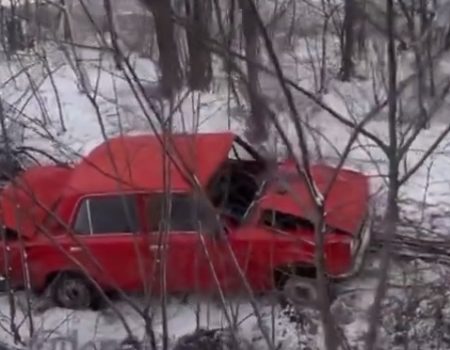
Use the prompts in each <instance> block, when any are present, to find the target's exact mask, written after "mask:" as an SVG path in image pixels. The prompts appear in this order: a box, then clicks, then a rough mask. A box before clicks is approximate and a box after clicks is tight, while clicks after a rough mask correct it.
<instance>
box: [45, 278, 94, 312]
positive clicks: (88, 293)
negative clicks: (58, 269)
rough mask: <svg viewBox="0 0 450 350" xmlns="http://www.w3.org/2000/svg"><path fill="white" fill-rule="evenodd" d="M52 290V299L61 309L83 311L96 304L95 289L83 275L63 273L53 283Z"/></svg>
mask: <svg viewBox="0 0 450 350" xmlns="http://www.w3.org/2000/svg"><path fill="white" fill-rule="evenodd" d="M50 288H51V294H52V299H53V301H54V302H55V304H56V305H57V306H59V307H63V308H66V309H73V310H83V309H89V308H91V307H92V305H93V303H94V299H95V293H94V289H93V287H92V285H91V283H89V281H88V280H87V279H86V278H85V277H83V276H81V275H78V274H73V273H61V274H59V275H57V276H56V277H55V279H54V280H53V281H52V284H51V286H50Z"/></svg>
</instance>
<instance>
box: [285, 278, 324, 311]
mask: <svg viewBox="0 0 450 350" xmlns="http://www.w3.org/2000/svg"><path fill="white" fill-rule="evenodd" d="M317 300H318V295H317V287H316V281H315V279H313V278H307V277H301V276H292V277H290V278H289V279H288V280H287V281H286V283H285V284H284V286H283V303H284V304H285V305H286V304H287V305H291V306H295V307H296V306H303V307H315V306H316V305H317Z"/></svg>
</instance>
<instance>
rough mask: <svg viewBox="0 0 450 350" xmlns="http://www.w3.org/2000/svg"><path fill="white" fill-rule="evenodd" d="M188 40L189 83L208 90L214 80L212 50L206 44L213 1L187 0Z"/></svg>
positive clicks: (192, 86)
mask: <svg viewBox="0 0 450 350" xmlns="http://www.w3.org/2000/svg"><path fill="white" fill-rule="evenodd" d="M185 9H186V17H187V20H188V24H187V26H186V34H187V42H188V48H189V74H188V77H189V78H188V83H189V86H190V88H191V89H192V90H206V89H208V88H209V86H210V84H211V80H212V63H211V52H210V51H209V50H208V48H207V46H206V45H205V44H204V42H205V38H206V37H208V36H209V22H210V18H211V15H212V8H211V1H209V0H207V1H204V0H185Z"/></svg>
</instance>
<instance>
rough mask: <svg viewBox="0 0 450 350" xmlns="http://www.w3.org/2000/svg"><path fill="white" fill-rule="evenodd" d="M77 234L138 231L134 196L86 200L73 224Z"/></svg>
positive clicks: (109, 196)
mask: <svg viewBox="0 0 450 350" xmlns="http://www.w3.org/2000/svg"><path fill="white" fill-rule="evenodd" d="M73 228H74V231H75V232H76V233H79V234H86V235H93V234H107V233H133V232H137V231H138V229H139V219H138V214H137V205H136V196H135V195H108V196H98V197H91V198H86V199H84V200H83V202H82V203H81V205H80V207H79V209H78V213H77V215H76V218H75V222H74V227H73Z"/></svg>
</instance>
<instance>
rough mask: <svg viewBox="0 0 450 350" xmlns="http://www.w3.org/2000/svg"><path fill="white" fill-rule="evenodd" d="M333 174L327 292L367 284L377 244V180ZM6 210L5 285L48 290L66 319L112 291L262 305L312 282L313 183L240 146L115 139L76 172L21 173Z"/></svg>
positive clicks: (322, 177) (327, 175) (212, 139)
mask: <svg viewBox="0 0 450 350" xmlns="http://www.w3.org/2000/svg"><path fill="white" fill-rule="evenodd" d="M163 144H164V146H163ZM335 172H336V170H335V169H334V168H332V167H329V166H325V165H315V166H313V167H312V168H311V173H312V175H313V178H314V180H315V184H316V187H317V188H318V189H319V191H324V190H325V188H327V186H328V184H329V182H330V181H331V180H332V179H334V182H333V184H332V185H331V190H330V191H329V193H328V195H327V196H326V200H325V211H326V215H325V223H326V232H325V233H324V241H325V243H324V255H325V256H324V259H325V266H326V274H327V276H329V277H330V279H339V278H346V277H349V276H350V275H352V274H353V273H355V272H356V271H357V270H358V268H359V266H360V265H361V261H362V257H363V255H364V252H365V250H366V247H367V243H368V240H369V235H370V230H369V228H368V227H369V225H368V222H369V221H368V219H369V215H368V213H369V181H368V178H367V176H365V175H363V174H361V173H359V172H355V171H351V170H344V169H340V170H339V171H338V172H337V176H335ZM0 204H1V212H2V216H3V223H4V230H3V231H4V238H3V243H2V244H3V246H2V247H1V249H0V273H1V274H2V275H3V276H4V280H5V281H7V282H8V283H9V286H10V287H11V288H23V287H27V286H28V287H29V288H31V289H32V290H33V291H35V292H38V293H39V292H42V291H44V290H48V291H50V292H51V295H52V296H53V298H54V300H55V302H56V303H57V304H58V305H60V306H62V307H67V308H86V307H90V306H92V305H93V304H94V303H95V302H96V301H97V300H98V297H99V295H100V294H103V293H104V292H105V293H106V292H109V291H123V292H132V291H136V292H143V291H144V292H149V291H150V292H154V293H160V292H161V291H162V286H164V290H165V291H166V292H169V293H176V292H183V293H191V292H198V293H211V292H215V291H217V290H219V288H220V289H221V290H222V291H223V292H224V293H236V292H248V290H249V289H251V290H252V291H253V292H264V291H267V290H271V289H274V288H277V287H278V288H280V287H283V286H291V287H292V286H293V287H301V286H302V285H304V281H305V277H307V278H313V277H314V276H315V271H316V268H315V264H314V252H315V246H316V244H315V240H314V225H313V223H312V222H313V220H312V219H311V218H312V217H313V214H314V212H313V207H314V206H313V201H312V198H311V195H310V194H309V192H308V190H307V187H306V186H305V183H304V182H303V180H302V178H301V177H300V176H299V175H298V174H297V173H296V172H295V170H294V166H293V164H292V163H290V162H289V161H286V162H282V163H278V164H271V163H269V162H266V161H264V159H263V158H262V157H261V156H260V155H259V154H258V153H257V152H256V151H255V150H254V149H253V148H252V147H250V146H249V145H248V144H246V143H245V142H244V141H243V140H242V139H240V138H239V137H238V136H236V135H234V134H232V133H210V134H196V135H187V134H174V135H171V136H167V137H162V136H161V135H156V136H155V135H141V136H121V137H117V138H113V139H110V140H109V141H107V142H105V143H103V144H101V145H99V146H98V147H97V148H95V149H94V150H93V151H92V152H91V153H90V154H89V155H88V156H87V157H85V158H84V159H83V160H82V161H80V162H79V163H78V164H76V165H74V166H71V167H62V166H39V167H34V168H30V169H28V170H26V171H24V172H23V173H22V174H21V175H20V176H18V177H17V178H15V179H14V180H13V181H11V182H10V183H9V184H8V185H7V186H6V187H5V188H4V189H3V191H2V194H1V198H0ZM290 273H294V276H293V277H291V278H290V279H288V278H287V276H291V275H289V274H290ZM164 276H165V278H163V277H164ZM298 276H302V277H303V278H299V277H298ZM286 280H287V282H286ZM162 281H165V283H162ZM302 283H303V284H302ZM286 288H287V287H286ZM290 290H295V288H294V289H292V288H291V289H290ZM103 296H104V294H103Z"/></svg>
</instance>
